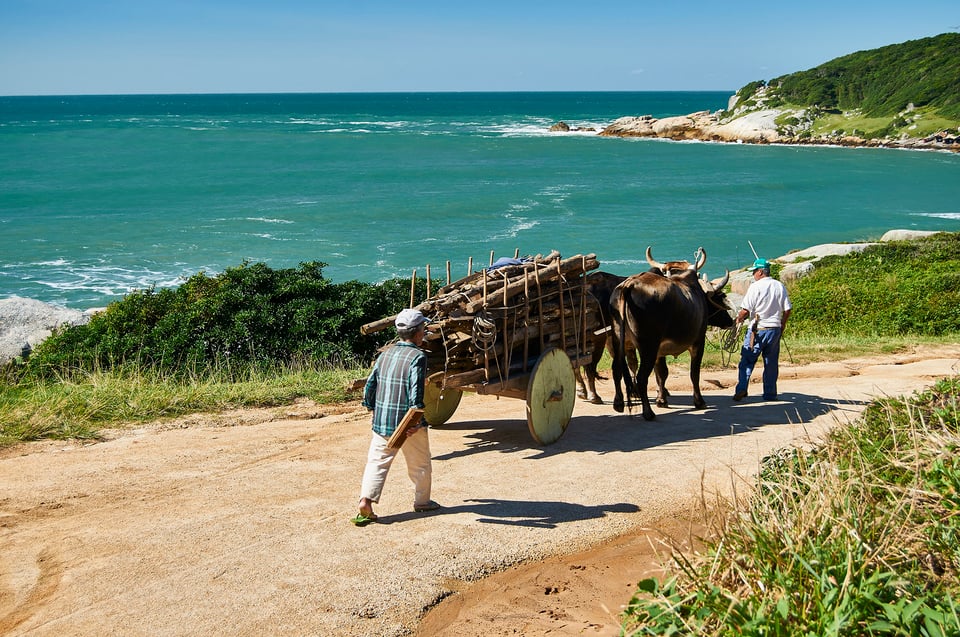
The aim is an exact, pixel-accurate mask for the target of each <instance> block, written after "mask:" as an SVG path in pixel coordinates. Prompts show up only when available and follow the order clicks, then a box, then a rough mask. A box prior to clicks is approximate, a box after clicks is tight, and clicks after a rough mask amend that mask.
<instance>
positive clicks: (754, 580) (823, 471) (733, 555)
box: [623, 378, 960, 637]
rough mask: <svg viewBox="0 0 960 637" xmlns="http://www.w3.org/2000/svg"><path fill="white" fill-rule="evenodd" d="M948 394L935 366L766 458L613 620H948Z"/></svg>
mask: <svg viewBox="0 0 960 637" xmlns="http://www.w3.org/2000/svg"><path fill="white" fill-rule="evenodd" d="M958 401H960V381H958V380H957V379H956V378H951V379H945V380H942V381H941V382H939V383H938V384H937V385H936V386H935V387H934V388H933V389H932V390H930V391H928V392H924V393H922V394H919V395H915V396H913V397H912V398H909V399H895V400H881V401H876V402H874V403H872V404H871V405H870V406H869V407H868V409H867V410H866V411H865V412H864V415H863V417H862V418H861V420H860V421H859V422H858V423H855V424H854V425H853V426H851V427H838V428H836V429H834V430H833V431H832V432H831V434H830V436H829V437H828V439H827V440H826V441H825V442H824V443H823V444H822V445H820V446H819V447H818V448H816V449H813V450H811V451H809V452H803V451H799V450H791V451H787V452H783V453H780V454H777V455H775V456H773V457H772V458H770V459H766V460H765V461H764V464H763V467H762V470H761V474H760V476H759V480H758V486H757V488H756V490H754V492H753V494H752V496H751V498H750V499H749V501H748V502H744V503H743V504H742V505H741V506H740V507H739V508H740V510H739V512H735V513H734V514H732V515H731V516H729V518H725V519H724V520H723V521H722V525H723V528H722V529H721V530H720V532H719V533H718V537H717V538H716V539H714V540H711V541H710V542H709V543H708V547H707V550H706V551H705V552H704V553H703V554H701V555H696V556H693V557H692V558H687V557H685V556H683V555H675V556H674V561H675V562H676V563H677V564H679V573H678V574H677V575H675V576H673V577H671V578H669V579H668V580H667V581H665V582H662V583H661V582H659V581H657V580H655V579H648V580H644V581H643V582H640V584H639V586H638V590H637V593H636V595H635V596H634V597H633V599H632V600H631V601H630V604H629V606H628V608H627V611H626V612H625V614H624V630H623V634H625V635H714V636H718V637H719V636H727V635H730V636H733V635H738V636H739V635H756V636H760V635H765V636H782V637H792V636H793V635H835V636H843V635H851V636H853V635H905V636H906V635H909V636H917V637H921V636H926V637H946V636H948V635H957V634H960V615H958V613H960V610H958V600H960V549H958V542H957V540H958V539H960V497H958V495H957V494H958V491H960V460H958V455H957V451H958V448H960V422H958Z"/></svg>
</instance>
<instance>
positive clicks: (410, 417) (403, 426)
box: [387, 407, 423, 449]
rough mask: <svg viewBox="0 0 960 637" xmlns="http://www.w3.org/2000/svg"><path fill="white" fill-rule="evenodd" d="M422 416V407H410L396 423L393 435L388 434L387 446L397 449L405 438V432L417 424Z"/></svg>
mask: <svg viewBox="0 0 960 637" xmlns="http://www.w3.org/2000/svg"><path fill="white" fill-rule="evenodd" d="M422 417H423V410H422V409H416V408H414V407H411V408H410V409H409V410H408V411H407V413H406V414H405V415H404V417H403V420H401V421H400V424H399V425H397V429H396V431H394V432H393V435H392V436H390V440H389V441H387V448H388V449H399V448H400V447H401V446H403V443H404V441H405V440H406V439H407V432H408V431H410V429H412V428H413V427H416V426H417V425H419V424H420V419H421V418H422Z"/></svg>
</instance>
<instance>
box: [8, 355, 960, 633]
mask: <svg viewBox="0 0 960 637" xmlns="http://www.w3.org/2000/svg"><path fill="white" fill-rule="evenodd" d="M958 366H960V345H956V346H952V347H950V348H946V349H944V348H940V349H938V350H937V351H933V350H926V351H917V352H911V353H905V354H901V355H895V356H884V357H878V358H874V359H859V360H850V361H844V362H840V363H830V364H817V365H810V366H793V365H790V364H789V362H786V363H785V364H784V366H783V368H782V373H781V386H780V389H781V392H782V394H781V398H782V399H783V400H781V401H778V402H772V403H764V402H761V401H759V400H758V399H757V398H756V397H755V395H756V394H757V393H758V392H757V390H756V389H755V387H756V386H755V385H754V386H752V394H754V396H752V397H750V398H748V399H747V400H745V401H744V402H742V403H734V402H733V401H732V400H731V398H730V396H731V394H732V393H733V392H732V385H733V383H734V381H735V371H734V370H729V369H728V370H722V371H718V372H705V373H704V378H703V387H704V395H705V397H706V400H707V402H708V404H709V405H710V407H709V408H708V409H706V410H702V411H693V410H691V409H690V405H691V402H690V392H689V385H688V384H687V383H686V382H685V379H684V378H682V377H681V376H679V375H677V374H676V373H674V374H671V378H670V381H669V385H668V386H669V387H670V388H671V390H672V393H673V408H672V409H669V410H664V409H657V412H658V417H657V420H656V421H654V422H646V421H644V420H642V419H641V418H639V417H638V416H636V415H634V416H628V415H618V414H615V413H614V412H613V410H612V409H611V407H610V406H609V404H607V405H589V404H587V403H584V402H579V403H578V404H577V406H576V410H575V412H574V418H573V420H572V421H571V423H570V426H569V428H568V429H567V432H566V433H565V434H564V436H563V437H562V438H561V439H560V440H559V441H558V442H557V443H556V444H554V445H551V446H549V447H537V446H536V445H535V444H534V443H533V442H532V439H531V437H530V435H529V433H528V432H527V426H526V421H525V416H524V404H523V402H521V401H519V400H512V399H496V398H492V397H479V396H474V395H466V396H465V397H464V400H463V402H462V403H461V406H460V408H459V409H458V411H457V413H456V415H455V416H454V417H453V419H452V421H451V422H450V423H448V424H447V425H446V426H444V427H442V428H438V429H435V430H434V431H432V432H431V444H432V447H433V456H434V458H435V460H434V498H435V499H436V500H438V501H439V502H441V503H442V504H443V505H444V508H443V509H442V510H441V511H439V512H435V513H426V514H416V513H413V512H412V510H411V508H412V507H411V504H412V489H411V487H410V484H409V482H408V481H407V478H406V475H405V471H404V467H403V462H402V460H400V461H399V462H398V464H397V465H396V466H395V467H394V471H393V472H392V473H391V476H390V479H389V480H388V483H387V489H386V492H385V494H384V497H383V500H382V502H381V504H380V505H379V507H378V508H377V511H378V513H379V514H380V516H381V522H380V523H378V524H374V525H371V526H368V527H365V528H355V527H353V526H352V525H351V524H350V523H349V522H348V518H349V517H350V516H351V515H352V514H353V513H354V505H355V502H356V497H357V490H358V488H359V481H360V475H361V472H362V469H363V461H364V457H365V451H366V446H367V443H368V436H369V433H368V431H369V427H368V416H367V414H366V413H365V412H364V411H363V410H362V409H361V408H360V407H359V405H356V404H351V405H346V406H341V407H339V408H325V407H315V406H311V405H308V404H304V405H298V406H295V407H291V408H286V409H277V410H255V411H243V412H235V413H231V414H225V415H221V416H218V417H213V418H211V417H190V418H185V419H182V420H180V421H178V422H176V423H172V424H171V423H166V424H163V425H156V426H150V427H143V428H139V429H135V430H129V431H118V432H111V433H110V435H109V439H108V440H107V441H105V442H100V443H96V444H83V443H64V442H43V443H36V444H29V445H24V446H20V447H17V448H14V449H8V450H4V451H2V452H0V634H4V635H31V636H40V635H44V636H45V635H50V636H57V637H59V636H61V635H104V634H116V635H150V636H163V635H184V636H186V635H191V636H195V635H226V634H228V635H234V636H244V635H404V634H410V633H412V632H415V631H417V630H418V628H419V629H420V630H421V633H420V634H445V635H481V634H482V635H506V634H525V635H542V634H546V633H548V632H550V633H551V634H603V635H614V634H617V629H618V621H617V613H619V611H620V610H621V606H622V605H623V604H625V603H626V601H627V600H628V599H629V597H630V594H631V593H632V591H633V585H634V584H635V583H636V581H637V580H638V579H640V578H641V577H643V576H645V574H646V573H647V572H649V570H650V569H651V568H652V567H654V566H655V564H656V561H655V560H652V559H651V557H650V554H651V552H652V551H651V549H650V547H649V544H648V540H646V539H645V538H644V537H643V535H642V530H643V529H645V528H649V527H656V528H663V529H664V530H667V531H674V532H676V531H679V532H682V531H683V524H682V523H678V522H676V521H677V520H682V519H683V518H684V516H685V515H686V514H687V513H688V512H690V511H692V510H693V509H694V508H695V507H694V505H695V502H696V500H697V499H698V498H699V496H700V494H701V489H702V488H704V489H706V490H707V491H713V490H719V491H722V492H727V491H729V489H730V488H731V486H732V485H733V484H736V483H737V482H739V481H741V480H749V476H750V475H751V474H752V473H753V472H754V471H755V470H756V468H757V465H758V462H759V460H760V458H762V457H763V456H764V455H765V454H767V453H768V452H769V451H770V450H772V449H775V448H778V447H782V446H786V445H789V444H791V443H793V442H800V441H803V440H806V439H808V437H810V436H817V435H818V434H820V433H822V432H823V431H824V430H825V429H826V428H828V427H831V426H834V425H835V424H836V423H838V422H839V423H843V422H847V421H848V420H849V419H852V418H854V417H855V416H856V414H857V413H858V412H859V411H860V409H861V408H862V406H863V405H864V404H865V403H866V402H867V401H868V400H869V399H870V398H871V397H874V396H878V395H901V394H909V393H911V392H912V391H914V390H916V389H920V388H922V387H925V386H927V385H929V384H930V383H931V382H932V381H933V380H935V379H937V378H940V377H943V376H946V375H951V374H956V373H957V372H958ZM755 380H758V379H755ZM602 394H603V395H604V397H605V398H607V400H608V401H609V399H610V397H611V391H610V388H609V386H608V385H602ZM582 551H587V552H585V553H583V552H582ZM558 556H559V557H558ZM514 565H519V566H518V567H517V568H514V569H510V570H506V569H508V567H511V566H514ZM501 571H505V572H501ZM491 574H496V575H492V576H491ZM487 576H491V577H487ZM441 600H443V601H442V602H441ZM438 602H439V604H438ZM431 608H434V609H435V610H433V612H431V613H429V614H427V616H426V617H424V612H425V611H426V610H427V609H431Z"/></svg>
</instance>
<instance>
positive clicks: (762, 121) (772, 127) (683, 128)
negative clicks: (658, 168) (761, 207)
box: [598, 109, 960, 153]
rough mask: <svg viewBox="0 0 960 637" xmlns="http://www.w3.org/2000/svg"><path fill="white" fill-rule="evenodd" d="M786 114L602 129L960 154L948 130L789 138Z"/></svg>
mask: <svg viewBox="0 0 960 637" xmlns="http://www.w3.org/2000/svg"><path fill="white" fill-rule="evenodd" d="M786 113H787V111H782V110H777V109H768V110H763V111H756V112H753V113H749V114H747V115H744V116H742V117H739V118H737V119H734V120H732V121H729V122H726V123H721V122H720V120H719V118H718V116H717V114H716V113H711V112H709V111H699V112H696V113H690V114H689V115H680V116H676V117H664V118H660V119H657V118H654V117H653V116H651V115H643V116H639V117H636V116H627V117H621V118H619V119H617V120H615V121H614V122H613V123H612V124H610V125H609V126H607V127H606V128H604V129H603V130H601V131H600V132H599V133H598V135H600V136H601V137H649V138H656V139H669V140H673V141H703V142H722V143H738V144H762V145H782V146H828V147H842V148H889V149H894V150H938V151H945V152H953V153H957V152H960V135H956V134H950V133H947V132H946V131H943V132H941V133H936V134H934V135H930V136H927V137H904V138H901V139H895V140H894V139H864V138H862V137H858V136H855V135H839V134H838V135H825V136H804V137H799V136H789V135H782V134H781V133H780V132H779V130H778V126H777V124H776V120H777V118H778V117H781V116H782V115H784V114H786Z"/></svg>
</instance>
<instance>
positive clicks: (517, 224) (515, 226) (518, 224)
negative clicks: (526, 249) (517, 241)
mask: <svg viewBox="0 0 960 637" xmlns="http://www.w3.org/2000/svg"><path fill="white" fill-rule="evenodd" d="M504 219H506V220H507V221H509V222H510V227H508V228H507V229H506V230H504V231H503V232H499V233H496V234H493V235H490V238H489V239H490V240H491V241H499V240H501V239H514V238H516V237H517V235H519V234H520V233H521V232H523V231H524V230H530V229H532V228H536V227H537V226H539V225H540V222H539V221H537V220H536V219H528V218H527V217H514V216H513V215H512V214H506V215H504Z"/></svg>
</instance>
